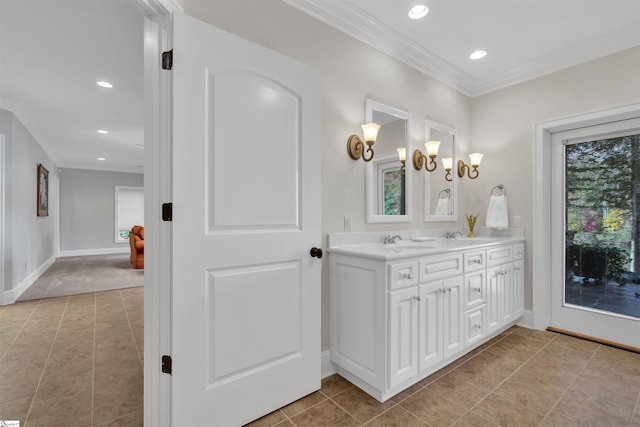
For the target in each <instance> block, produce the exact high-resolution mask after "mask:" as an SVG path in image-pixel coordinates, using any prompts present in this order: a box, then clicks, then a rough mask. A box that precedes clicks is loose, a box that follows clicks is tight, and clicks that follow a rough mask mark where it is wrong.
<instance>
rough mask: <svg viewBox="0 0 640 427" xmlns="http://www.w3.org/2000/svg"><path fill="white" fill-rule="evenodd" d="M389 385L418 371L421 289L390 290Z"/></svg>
mask: <svg viewBox="0 0 640 427" xmlns="http://www.w3.org/2000/svg"><path fill="white" fill-rule="evenodd" d="M389 366H390V369H389V387H395V386H396V385H398V384H400V383H401V382H403V381H405V380H408V379H409V378H412V377H414V376H415V375H416V374H417V373H418V288H417V287H411V288H407V289H403V290H400V291H393V292H389Z"/></svg>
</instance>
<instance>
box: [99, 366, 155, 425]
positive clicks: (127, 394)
mask: <svg viewBox="0 0 640 427" xmlns="http://www.w3.org/2000/svg"><path fill="white" fill-rule="evenodd" d="M112 371H113V370H112ZM142 383H143V381H142V368H140V367H138V368H135V369H129V370H125V371H120V370H118V371H117V372H111V373H109V374H108V375H101V374H100V372H98V371H96V373H95V379H94V384H95V391H94V399H93V422H94V424H100V423H104V422H107V421H111V420H114V419H116V418H117V417H119V416H120V415H122V414H129V413H133V412H136V411H140V410H142V409H143V384H142Z"/></svg>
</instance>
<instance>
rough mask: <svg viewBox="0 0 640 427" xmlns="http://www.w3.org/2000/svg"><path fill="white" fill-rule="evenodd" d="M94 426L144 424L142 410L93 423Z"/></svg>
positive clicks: (131, 426) (127, 426) (138, 425)
mask: <svg viewBox="0 0 640 427" xmlns="http://www.w3.org/2000/svg"><path fill="white" fill-rule="evenodd" d="M93 425H94V427H142V426H143V425H144V416H143V411H136V412H133V413H131V414H126V415H123V416H120V417H118V418H116V419H113V420H111V421H107V422H105V423H102V424H96V423H94V424H93Z"/></svg>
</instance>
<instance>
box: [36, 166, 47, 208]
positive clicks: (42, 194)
mask: <svg viewBox="0 0 640 427" xmlns="http://www.w3.org/2000/svg"><path fill="white" fill-rule="evenodd" d="M38 216H49V171H48V170H47V168H45V167H44V166H42V164H38Z"/></svg>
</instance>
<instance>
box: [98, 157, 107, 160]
mask: <svg viewBox="0 0 640 427" xmlns="http://www.w3.org/2000/svg"><path fill="white" fill-rule="evenodd" d="M98 160H100V161H104V160H107V159H105V158H104V157H98Z"/></svg>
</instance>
